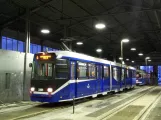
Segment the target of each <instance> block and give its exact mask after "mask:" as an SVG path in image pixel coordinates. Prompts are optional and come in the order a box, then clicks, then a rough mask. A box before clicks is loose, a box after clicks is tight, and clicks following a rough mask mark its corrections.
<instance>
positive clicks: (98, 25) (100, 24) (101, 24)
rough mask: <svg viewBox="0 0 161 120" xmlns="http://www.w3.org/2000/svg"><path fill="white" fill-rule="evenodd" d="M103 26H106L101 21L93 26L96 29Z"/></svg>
mask: <svg viewBox="0 0 161 120" xmlns="http://www.w3.org/2000/svg"><path fill="white" fill-rule="evenodd" d="M105 27H106V25H105V24H103V23H98V24H96V25H95V28H97V29H104V28H105Z"/></svg>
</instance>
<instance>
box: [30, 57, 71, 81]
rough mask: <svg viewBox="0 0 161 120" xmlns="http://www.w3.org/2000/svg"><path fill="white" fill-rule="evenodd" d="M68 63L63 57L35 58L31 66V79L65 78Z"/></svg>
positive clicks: (66, 76)
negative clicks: (50, 58)
mask: <svg viewBox="0 0 161 120" xmlns="http://www.w3.org/2000/svg"><path fill="white" fill-rule="evenodd" d="M68 70H69V69H68V64H67V60H65V59H52V60H38V59H35V60H34V63H33V68H32V79H35V80H50V79H67V78H68Z"/></svg>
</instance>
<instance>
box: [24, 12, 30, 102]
mask: <svg viewBox="0 0 161 120" xmlns="http://www.w3.org/2000/svg"><path fill="white" fill-rule="evenodd" d="M29 16H30V10H29V9H27V14H26V44H25V48H26V50H25V56H24V74H23V75H24V76H23V100H27V95H28V87H27V82H28V81H27V53H29V47H30V45H29V42H30V21H29Z"/></svg>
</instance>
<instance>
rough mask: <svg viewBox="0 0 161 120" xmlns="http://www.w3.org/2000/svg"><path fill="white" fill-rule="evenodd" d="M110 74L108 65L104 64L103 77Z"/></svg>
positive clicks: (107, 76)
mask: <svg viewBox="0 0 161 120" xmlns="http://www.w3.org/2000/svg"><path fill="white" fill-rule="evenodd" d="M109 76H110V72H109V67H108V66H104V78H105V79H106V78H109Z"/></svg>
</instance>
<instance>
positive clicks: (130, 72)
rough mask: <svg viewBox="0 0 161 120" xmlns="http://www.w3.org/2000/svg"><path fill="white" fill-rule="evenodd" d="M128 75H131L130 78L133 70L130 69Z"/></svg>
mask: <svg viewBox="0 0 161 120" xmlns="http://www.w3.org/2000/svg"><path fill="white" fill-rule="evenodd" d="M128 75H129V78H132V71H131V70H128Z"/></svg>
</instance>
